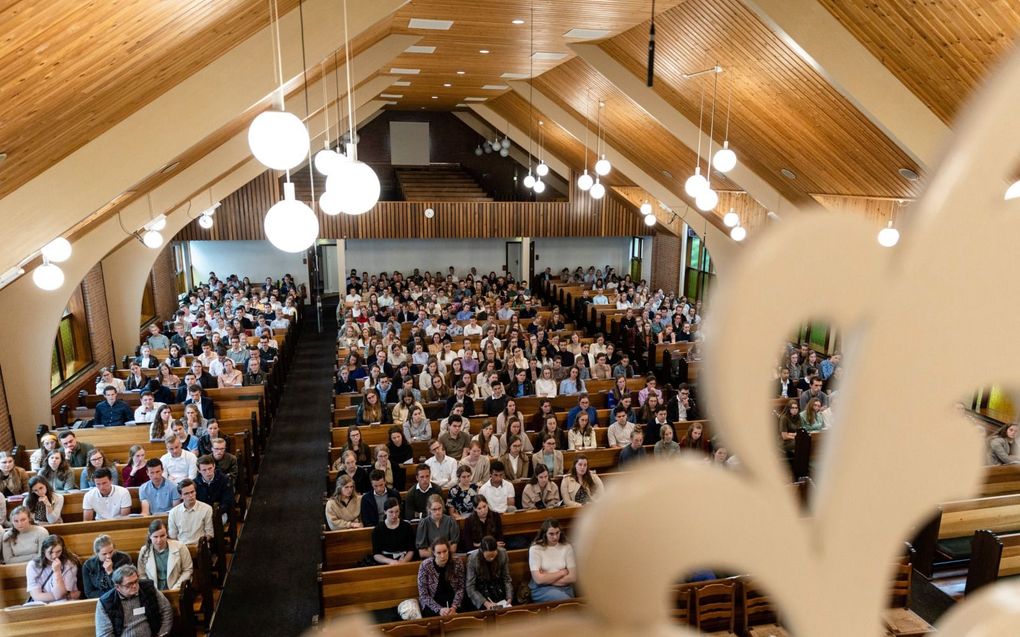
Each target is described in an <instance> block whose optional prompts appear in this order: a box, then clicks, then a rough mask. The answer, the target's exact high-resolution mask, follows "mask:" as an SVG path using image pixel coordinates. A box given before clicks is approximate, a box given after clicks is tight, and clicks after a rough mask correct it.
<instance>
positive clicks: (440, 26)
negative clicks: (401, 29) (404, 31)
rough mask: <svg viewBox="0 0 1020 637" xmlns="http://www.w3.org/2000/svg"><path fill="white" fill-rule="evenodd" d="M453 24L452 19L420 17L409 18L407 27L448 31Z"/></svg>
mask: <svg viewBox="0 0 1020 637" xmlns="http://www.w3.org/2000/svg"><path fill="white" fill-rule="evenodd" d="M452 26H453V20H425V19H422V18H411V19H410V21H408V23H407V28H408V29H431V30H433V31H449V30H450V27H452Z"/></svg>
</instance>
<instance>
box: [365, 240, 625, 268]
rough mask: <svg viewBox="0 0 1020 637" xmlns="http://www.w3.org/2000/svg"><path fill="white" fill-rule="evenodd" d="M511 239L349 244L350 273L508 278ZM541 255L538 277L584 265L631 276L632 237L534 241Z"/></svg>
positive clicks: (385, 241)
mask: <svg viewBox="0 0 1020 637" xmlns="http://www.w3.org/2000/svg"><path fill="white" fill-rule="evenodd" d="M506 241H507V239H502V238H501V239H425V240H416V239H360V240H358V239H349V240H348V241H347V254H346V257H347V270H348V271H350V270H351V269H352V268H355V269H357V270H358V272H359V273H361V272H368V273H369V274H378V273H379V272H383V271H386V272H392V271H393V270H400V271H401V272H405V273H407V272H411V271H413V270H414V269H415V268H419V269H421V270H422V271H425V270H428V271H430V272H435V271H437V270H438V271H440V272H443V273H445V272H446V269H447V268H448V267H450V266H451V265H452V266H454V268H455V269H456V270H457V273H458V274H461V273H462V272H466V271H467V270H468V269H469V268H471V267H472V266H473V267H476V268H478V271H479V272H481V273H483V274H488V273H489V272H497V273H499V272H502V271H503V266H504V265H505V264H506ZM531 246H532V248H531V249H532V250H533V251H534V252H535V253H537V254H538V256H539V260H538V261H537V262H536V263H535V271H536V272H541V271H542V270H543V269H545V268H546V267H547V266H548V267H551V268H552V269H553V271H554V272H556V271H559V270H560V269H562V268H564V267H569V268H571V269H573V268H575V267H577V266H579V265H582V266H584V267H585V268H587V267H588V266H589V265H594V266H596V267H602V266H604V265H606V264H607V263H608V264H610V265H612V266H613V267H615V268H616V269H617V271H620V272H626V271H627V268H628V263H629V259H630V238H629V237H586V238H573V237H551V238H534V239H532V243H531Z"/></svg>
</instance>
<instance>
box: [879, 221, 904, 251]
mask: <svg viewBox="0 0 1020 637" xmlns="http://www.w3.org/2000/svg"><path fill="white" fill-rule="evenodd" d="M899 241H900V231H899V230H897V229H896V228H893V225H892V221H890V222H889V225H887V226H886V227H884V228H882V229H881V230H879V231H878V244H879V245H880V246H882V247H883V248H891V247H893V246H894V245H896V244H897V243H899Z"/></svg>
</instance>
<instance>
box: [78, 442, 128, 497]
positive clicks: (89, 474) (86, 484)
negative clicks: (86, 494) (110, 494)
mask: <svg viewBox="0 0 1020 637" xmlns="http://www.w3.org/2000/svg"><path fill="white" fill-rule="evenodd" d="M103 468H106V469H109V470H110V475H111V476H113V483H114V484H119V483H120V470H119V469H117V463H116V462H114V461H112V460H108V459H107V458H106V454H105V453H103V450H102V449H100V448H99V447H96V448H95V449H93V450H91V451H89V454H88V458H87V461H86V463H85V468H84V469H82V471H81V478H80V479H79V480H78V487H79V488H80V489H81V490H82V491H85V490H87V489H91V488H92V487H94V486H96V470H97V469H103Z"/></svg>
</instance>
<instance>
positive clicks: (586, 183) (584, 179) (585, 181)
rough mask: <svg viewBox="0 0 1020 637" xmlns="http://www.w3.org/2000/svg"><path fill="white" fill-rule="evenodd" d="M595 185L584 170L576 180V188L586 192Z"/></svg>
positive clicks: (586, 170)
mask: <svg viewBox="0 0 1020 637" xmlns="http://www.w3.org/2000/svg"><path fill="white" fill-rule="evenodd" d="M594 184H595V180H594V179H593V178H592V176H591V175H589V174H588V169H587V168H585V169H584V172H583V173H581V176H580V177H578V178H577V187H578V188H580V189H581V190H583V191H585V192H587V191H589V190H591V187H592V186H593V185H594Z"/></svg>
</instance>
